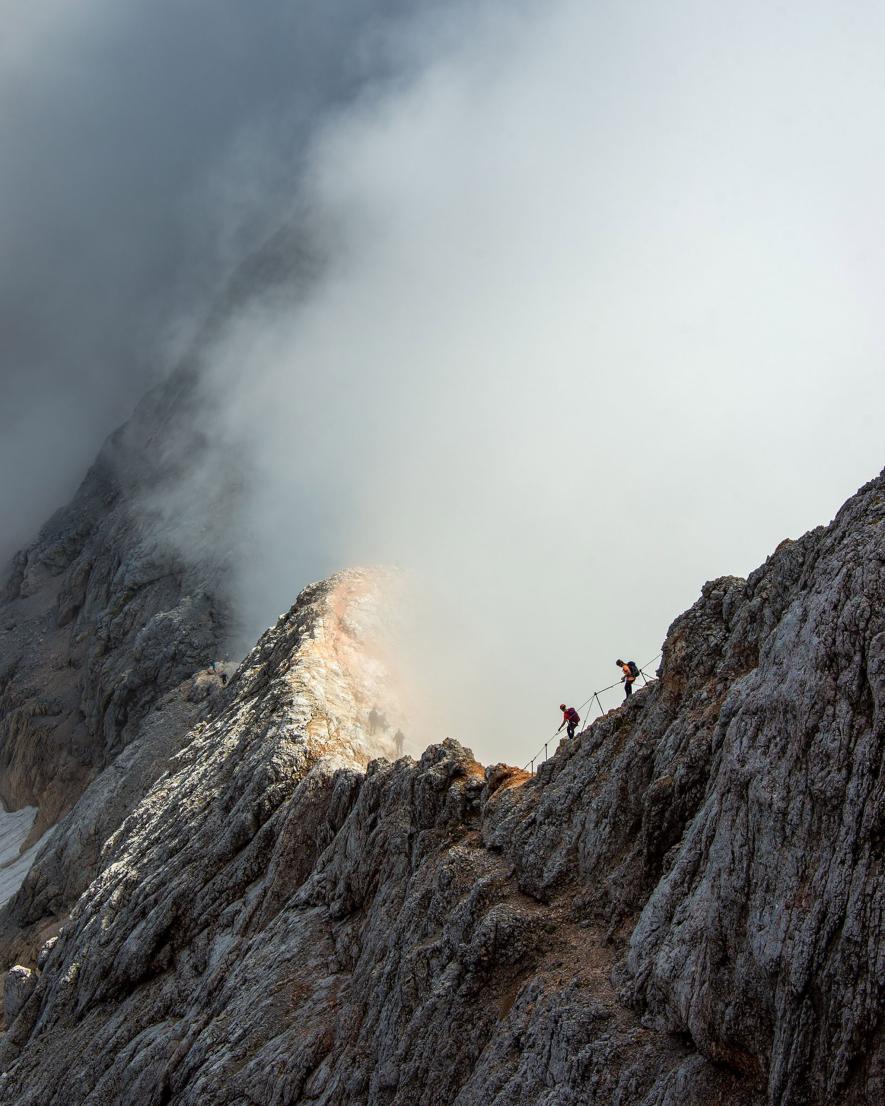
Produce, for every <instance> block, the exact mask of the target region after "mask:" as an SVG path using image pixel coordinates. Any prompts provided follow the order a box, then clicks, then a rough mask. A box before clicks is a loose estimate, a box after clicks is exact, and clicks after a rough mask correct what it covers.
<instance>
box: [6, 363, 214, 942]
mask: <svg viewBox="0 0 885 1106" xmlns="http://www.w3.org/2000/svg"><path fill="white" fill-rule="evenodd" d="M195 388H196V375H195V373H194V371H193V368H192V367H191V368H189V367H187V366H186V367H184V368H182V369H181V370H180V371H179V372H178V373H176V374H175V375H174V376H173V377H172V378H171V379H170V380H169V381H168V382H167V383H166V384H164V385H163V386H162V387H160V388H158V389H157V390H156V391H155V392H153V393H151V394H150V395H149V396H147V397H146V398H145V400H144V401H143V402H142V403H141V405H140V406H139V408H138V409H137V410H136V412H135V414H134V416H133V418H132V419H131V420H130V421H129V422H128V423H127V424H126V425H125V426H124V427H123V428H122V429H121V430H119V431H118V432H117V433H115V434H114V435H113V436H112V437H111V438H110V439H109V440H108V441H107V443H106V444H105V446H104V448H103V449H102V451H101V453H100V455H99V457H98V460H97V461H96V463H95V465H94V466H93V467H92V469H91V470H90V472H89V473H88V475H87V477H86V479H85V480H84V481H83V484H82V485H81V487H80V489H79V491H78V492H77V494H76V496H75V497H74V499H73V500H72V502H71V503H70V504H69V505H68V506H67V507H65V508H64V509H62V510H60V511H59V512H57V513H56V515H55V516H54V517H53V518H52V519H51V520H50V521H49V522H48V523H47V525H46V526H45V527H44V528H43V530H42V531H41V533H40V535H39V537H38V538H37V540H36V541H35V542H34V543H33V544H32V545H31V546H30V547H29V548H27V549H25V550H23V551H22V552H21V553H19V554H18V556H17V557H16V558H15V560H14V562H13V564H12V566H11V568H10V570H9V573H8V575H7V578H6V580H5V582H4V583H3V584H2V588H0V800H2V802H3V803H4V805H5V807H6V808H7V809H8V810H13V811H15V810H19V809H20V808H22V807H28V806H31V807H36V808H38V810H37V815H36V820H35V822H34V825H33V828H32V830H31V833H30V836H29V839H28V842H27V844H30V843H31V842H32V841H34V840H36V839H37V838H39V837H40V835H41V834H43V833H44V832H45V831H46V829H47V828H48V827H50V826H52V825H53V824H54V823H56V822H57V821H58V819H59V818H60V817H62V816H64V815H65V814H66V813H67V812H68V811H69V810H71V808H72V807H73V806H74V804H75V803H77V801H78V799H80V797H81V795H82V794H83V792H84V790H85V789H86V788H87V787H88V786H89V785H90V784H91V783H92V782H93V781H95V780H96V778H97V777H99V776H100V775H101V773H102V772H103V771H104V770H105V769H107V768H109V766H111V765H116V767H114V768H113V769H111V770H110V771H111V775H110V777H108V778H106V779H105V780H104V786H103V787H102V789H101V798H100V799H96V796H95V795H94V794H93V797H92V800H91V802H92V815H91V816H89V815H88V812H87V809H86V808H87V806H88V805H89V804H84V805H83V806H81V807H80V809H79V811H78V820H77V824H76V825H71V826H68V827H66V831H65V832H62V833H59V834H55V835H54V836H53V838H52V848H53V849H55V850H56V852H55V853H54V854H53V855H52V856H48V855H45V856H44V861H45V862H46V863H45V864H44V868H45V869H49V868H52V869H54V872H53V873H48V872H47V871H46V870H45V871H44V873H43V875H42V877H41V878H40V879H39V880H38V883H40V885H41V886H40V889H39V890H35V889H34V888H32V889H31V894H30V896H29V900H30V901H29V902H28V903H27V904H22V903H21V902H18V903H13V909H14V911H15V912H16V917H17V923H16V925H14V926H13V927H12V932H13V933H14V934H18V933H19V931H20V929H21V924H22V923H29V922H34V923H36V922H38V921H39V922H41V924H43V925H44V928H45V926H47V925H50V924H51V923H52V921H53V920H54V918H55V917H57V916H60V915H62V914H63V913H64V911H65V910H66V909H67V907H68V906H69V905H70V904H71V903H72V902H73V901H74V900H75V899H76V897H77V896H78V895H79V893H80V892H81V891H82V890H83V888H84V887H85V886H86V884H87V883H88V882H89V880H90V879H91V878H92V876H93V875H94V874H95V863H96V861H97V858H98V849H99V848H100V846H101V844H102V842H103V841H104V839H105V838H106V837H107V835H108V832H110V830H112V829H114V828H116V825H117V824H118V820H119V817H121V816H122V812H123V811H124V810H125V809H126V808H127V805H128V804H130V803H133V802H135V801H137V800H138V799H140V798H141V797H142V796H143V794H144V792H145V791H146V790H147V787H148V786H149V785H150V784H151V783H152V782H153V780H154V779H156V776H157V774H158V770H159V766H160V765H163V766H165V763H166V761H167V759H168V755H169V752H170V750H172V749H174V748H177V747H178V744H179V743H180V741H181V740H182V738H183V736H184V734H185V733H186V732H187V731H188V730H189V729H190V728H191V726H192V725H193V724H194V723H195V721H196V720H197V718H198V717H199V715H200V713H201V710H202V709H203V706H202V702H201V701H202V700H205V698H206V696H207V695H208V693H209V691H210V690H211V687H210V686H209V685H208V684H207V683H206V681H205V680H204V681H203V684H202V685H201V686H197V685H196V684H195V683H194V677H195V675H196V674H197V673H199V672H200V671H201V670H202V669H205V668H207V667H208V666H209V665H210V663H211V662H212V661H214V660H215V659H216V658H220V657H221V655H222V652H223V646H224V641H225V637H226V635H227V633H228V632H229V629H230V615H229V610H228V606H227V604H226V602H225V600H224V594H225V592H224V581H225V575H226V565H225V563H224V557H223V555H219V554H218V553H217V552H216V550H218V549H222V550H223V549H224V548H225V547H224V545H223V544H222V543H220V542H217V541H216V540H214V537H215V536H214V535H213V534H212V533H211V531H209V529H208V528H207V526H206V524H205V523H206V519H208V518H209V517H210V516H209V513H208V512H203V513H202V514H198V513H197V512H192V513H191V517H192V518H193V520H194V539H195V540H197V539H199V540H201V541H202V547H201V549H200V551H199V556H196V557H193V558H185V557H183V556H182V555H181V554H180V552H179V548H178V546H177V545H176V544H175V542H173V541H172V540H171V537H170V534H169V532H168V525H167V524H166V523H165V521H164V517H163V515H162V514H161V513H160V511H159V510H158V509H157V508H156V507H155V506H154V503H155V502H156V503H159V501H160V499H161V497H162V495H163V493H164V490H165V489H168V488H169V487H172V486H175V484H176V481H177V476H178V474H179V473H180V471H181V470H182V468H183V467H185V466H188V465H193V464H195V463H198V461H199V456H200V451H201V443H200V441H199V440H195V438H194V435H193V433H192V431H191V429H190V424H191V421H192V418H193V409H194V405H195V404H196V403H197V397H196V393H195ZM216 506H217V505H216ZM211 682H212V681H211V680H210V681H209V684H211ZM161 700H163V701H165V703H166V708H167V713H166V715H165V716H164V718H166V719H168V720H169V722H170V724H169V725H168V726H164V725H163V724H162V720H159V719H157V718H155V717H154V716H153V714H152V711H153V708H154V707H155V705H156V704H157V703H158V702H159V701H161ZM151 750H153V751H151ZM121 758H122V759H121ZM133 762H134V764H135V769H134V770H130V769H131V768H132V764H133ZM124 778H125V783H121V784H120V786H117V785H116V784H117V783H120V781H121V780H122V779H124ZM115 779H116V783H115ZM115 818H117V820H116V821H115ZM44 852H45V850H44ZM23 874H24V871H23V870H22V872H21V875H23ZM9 890H14V887H12V886H10V887H9ZM35 896H36V899H38V900H39V901H35ZM4 933H5V934H6V935H7V936H8V935H9V933H10V927H9V926H7V925H6V924H5V923H4V921H3V919H2V918H0V947H2V946H3V942H4ZM7 951H8V950H7Z"/></svg>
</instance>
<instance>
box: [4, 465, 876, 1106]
mask: <svg viewBox="0 0 885 1106" xmlns="http://www.w3.org/2000/svg"><path fill="white" fill-rule="evenodd" d="M883 521H885V476H880V477H879V478H878V479H877V480H874V481H872V482H871V483H870V484H868V485H867V486H866V487H865V488H863V489H862V490H861V491H860V492H859V493H858V495H857V496H855V497H854V498H853V499H852V500H850V501H849V503H848V504H846V506H845V507H844V508H843V510H842V511H841V512H840V514H839V515H838V516H837V518H836V520H835V521H834V522H833V523H832V524H831V525H830V526H829V527H826V528H820V529H818V530H816V531H813V532H811V533H809V534H807V535H805V536H804V537H803V538H801V539H800V540H798V541H796V542H790V543H784V544H783V545H782V546H781V547H779V549H778V550H777V551H776V553H775V554H774V555H773V556H772V557H771V558H769V560H768V561H767V562H766V564H765V565H764V566H763V567H762V568H760V569H759V570H758V571H757V572H755V573H753V574H752V575H751V576H750V578H749V579H748V580H746V581H744V580H738V579H736V578H731V577H729V578H724V579H721V580H717V581H714V582H712V583H711V584H708V585H706V586H705V587H704V589H703V593H702V596H701V598H700V599H699V600H698V602H697V603H696V604H695V606H694V607H693V608H692V609H691V610H690V611H688V612H687V613H686V614H684V615H682V616H681V617H680V618H678V619H677V620H676V621H675V622H674V623H673V626H672V627H671V628H670V631H669V632H668V635H667V639H666V642H665V644H664V650H663V659H662V663H661V668H660V670H659V676H660V679H659V680H658V681H657V682H655V683H654V684H652V685H650V686H648V687H646V688H643V689H641V690H639V691H637V692H636V694H635V695H634V696H633V698H632V700H631V701H630V702H628V703H627V704H625V705H624V706H622V707H621V708H619V709H618V710H616V711H613V712H610V713H609V714H608V715H606V716H605V717H604V718H602V719H600V720H598V721H597V722H595V723H594V724H593V725H592V726H591V727H590V728H589V729H588V730H586V731H585V732H584V733H583V734H581V735H579V736H578V738H577V739H576V740H575V741H574V742H571V743H563V745H562V746H561V747H560V749H559V750H558V752H557V754H556V756H554V757H553V758H552V759H551V760H550V761H549V762H547V763H546V764H545V765H544V766H543V767H542V768H541V770H540V771H539V772H538V774H537V775H536V776H534V777H526V775H525V774H524V773H520V772H518V771H516V770H508V769H507V768H506V767H502V766H500V765H496V766H495V767H494V768H491V769H489V770H487V771H485V770H483V769H482V767H481V766H480V765H479V764H477V763H476V762H475V760H474V759H473V757H472V755H471V754H470V753H469V751H468V750H466V749H463V748H462V747H461V746H459V745H457V744H456V743H455V742H445V743H444V744H442V745H436V746H431V747H430V748H428V749H427V751H426V752H425V753H424V755H423V756H422V757H421V759H420V760H419V761H418V762H417V763H416V762H414V761H412V760H411V759H410V758H407V757H406V758H402V759H400V760H398V761H396V762H393V763H392V762H390V761H388V760H386V759H383V758H382V759H375V760H370V758H371V757H372V756H375V755H376V754H377V753H378V752H379V751H384V752H385V753H387V754H389V753H390V752H391V750H387V749H384V750H379V749H378V748H374V747H373V746H372V742H371V740H370V739H368V738H367V736H366V734H365V732H364V729H363V723H364V720H365V716H366V714H365V712H366V710H367V708H368V705H369V704H370V703H372V702H373V701H377V699H378V698H379V697H382V696H388V695H390V694H391V691H390V689H389V688H388V687H386V686H385V665H384V657H383V651H380V650H375V649H374V648H373V645H372V642H373V640H374V636H375V627H376V623H377V619H378V617H379V615H378V613H377V606H376V603H375V600H374V586H373V582H372V578H371V577H370V576H367V575H366V574H361V573H356V574H344V575H343V576H341V577H338V578H335V579H333V580H332V581H331V582H330V583H329V584H326V585H318V586H317V587H315V588H313V589H309V590H308V591H307V592H306V593H305V594H304V596H303V597H302V598H301V600H300V601H299V602H298V603H297V604H296V606H295V607H294V608H293V609H292V611H291V612H290V613H289V614H288V615H287V616H286V617H284V618H283V619H281V621H280V622H279V623H278V624H277V625H276V626H275V627H274V628H272V629H271V630H269V631H268V632H267V634H265V635H264V637H263V638H262V640H261V641H260V642H259V644H258V646H257V647H256V649H255V650H254V651H253V653H252V654H251V655H250V656H249V657H248V658H247V660H246V661H245V662H244V663H243V665H242V666H241V668H240V670H239V671H238V673H237V675H236V677H235V678H234V679H233V680H232V681H231V683H230V684H229V685H228V687H227V688H226V689H225V690H224V691H223V692H220V693H218V694H217V695H216V696H215V697H214V698H213V699H212V700H211V701H210V702H209V705H208V707H207V713H206V715H205V717H204V718H203V719H202V720H201V721H200V722H199V723H198V724H197V726H196V727H195V728H194V729H192V730H191V731H190V733H188V734H187V735H186V736H182V737H181V739H180V751H179V752H177V753H176V754H175V755H174V756H173V757H172V759H171V761H170V763H169V766H168V771H166V772H165V774H163V775H161V776H160V777H159V778H158V779H157V780H156V782H155V783H154V784H153V786H152V787H151V788H150V790H149V791H148V792H147V794H146V795H145V797H144V798H143V799H142V800H141V801H140V802H139V803H138V804H137V805H135V806H134V808H133V809H132V810H131V813H129V815H128V817H126V819H125V821H124V822H123V823H122V825H120V827H119V829H118V830H117V831H116V832H115V833H114V834H113V835H112V836H111V837H110V839H109V840H108V841H107V842H106V843H105V845H104V847H103V849H102V851H101V855H100V858H99V861H98V874H97V876H96V878H95V879H94V880H92V882H91V883H90V884H89V886H88V887H87V888H86V889H85V890H84V892H83V894H82V895H81V897H80V899H79V901H78V902H77V904H76V907H75V908H74V910H73V912H72V914H71V917H70V920H69V921H68V922H67V923H66V924H65V925H64V927H63V928H62V931H61V933H60V935H59V937H58V940H57V941H56V942H55V943H54V945H52V947H50V948H47V949H46V950H45V951H44V952H43V953H42V954H41V957H40V960H39V964H40V967H38V969H37V979H36V984H35V985H34V987H33V990H32V991H31V992H30V994H29V995H28V996H27V997H26V998H25V1000H24V1003H23V1005H22V1006H21V1008H20V1009H19V1010H18V1013H17V1016H16V1017H15V1019H14V1020H13V1021H12V1022H11V1024H10V1025H9V1026H8V1029H7V1033H6V1035H5V1037H4V1038H3V1040H2V1046H0V1061H2V1067H3V1068H4V1073H3V1075H2V1078H0V1102H8V1103H16V1104H17V1106H37V1104H39V1106H53V1104H56V1106H61V1104H69V1103H83V1104H88V1106H98V1104H99V1103H101V1104H102V1106H106V1104H110V1103H120V1104H123V1103H126V1104H133V1106H134V1104H158V1106H159V1104H161V1103H162V1104H169V1103H175V1104H176V1106H177V1104H194V1106H196V1104H198V1103H199V1104H200V1106H213V1104H222V1103H223V1104H230V1106H233V1104H237V1106H240V1104H244V1103H259V1104H262V1106H265V1104H267V1106H282V1104H287V1106H294V1104H298V1103H307V1102H311V1103H321V1104H324V1106H333V1104H335V1106H389V1104H394V1103H395V1104H402V1106H405V1104H408V1106H421V1104H425V1106H442V1104H446V1106H480V1104H481V1106H517V1104H519V1106H578V1104H582V1106H594V1104H599V1106H602V1104H605V1106H609V1104H615V1106H709V1104H712V1103H722V1104H734V1106H738V1104H747V1106H757V1104H758V1106H762V1104H765V1103H769V1104H771V1106H775V1104H777V1106H797V1104H800V1103H801V1104H802V1106H806V1104H808V1103H811V1104H821V1106H823V1104H824V1103H826V1104H827V1106H831V1104H844V1106H861V1104H866V1103H872V1102H877V1101H881V1100H882V1099H883V1097H885V1070H883V1049H882V1020H881V1012H882V980H883V978H885V971H883V969H885V963H883V951H882V932H883V926H882V922H883V918H882V914H883V902H885V894H883V886H882V871H881V859H882V858H881V849H882V794H883V792H882V736H883V693H885V692H883V689H885V680H883V665H885V616H883V599H885V564H883V561H885V543H883ZM62 828H63V827H59V829H60V830H61V829H62Z"/></svg>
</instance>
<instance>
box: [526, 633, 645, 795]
mask: <svg viewBox="0 0 885 1106" xmlns="http://www.w3.org/2000/svg"><path fill="white" fill-rule="evenodd" d="M662 656H663V653H662V652H661V653H658V655H657V656H656V657H652V659H651V660H650V661H646V663H645V664H644V665H642V666H641V667H639V675H640V676H641V677H642V679H643V684H650V683H653V682H654V681H655V680H656V679H657V677H656V676H649V675H648V673H647V672H646V671H645V669H646V668H650V667H651V665H653V664H654V663H655V661H657V660H660V658H661V657H662ZM621 683H622V681H621V680H616V681H615V682H614V683H613V684H609V685H608V687H601V688H600V689H599V690H598V691H594V692H593V694H592V695H591V696H590V698H589V699H585V700H584V702H583V703H581V705H580V706H579V707H575V710H576V711H577V712H578V714H580V713H581V711H582V710H583V709H584V707H586V706H588V705H589V704H590V703H592V702H594V700H595V702H596V705H597V707H599V717H600V718H601V717H602V715H604V714H605V707H603V705H602V702H601V701H600V698H599V696H600V695H604V694H605V693H606V692H607V691H611V690H612V688H615V687H620V686H621ZM585 721H586V719H585ZM560 730H562V726H560V727H559V729H558V730H557V731H556V733H555V734H553V736H552V737H550V738H548V739H547V740H546V741H545V742H544V744H543V745H542V746H541V748H540V749H539V750H538V751H537V753H535V755H534V756H533V757H532V758H531V760H529V761H528V762H527V763H526V764H524V765H523V770H524V771H527V772H531V773H532V775H534V774H535V765H536V764H537V763H538V761H540V760H541V754H542V753H543V756H544V760H547V759H548V756H549V753H548V746H549V745H550V744H551V742H553V741H556V739H557V738H558V737H559V733H560ZM582 732H583V731H582Z"/></svg>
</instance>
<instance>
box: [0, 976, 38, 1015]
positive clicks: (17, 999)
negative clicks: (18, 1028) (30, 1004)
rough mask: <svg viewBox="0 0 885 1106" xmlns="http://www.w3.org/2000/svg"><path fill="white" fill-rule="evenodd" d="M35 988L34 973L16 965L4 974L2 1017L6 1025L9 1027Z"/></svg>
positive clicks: (35, 978) (35, 979) (35, 977)
mask: <svg viewBox="0 0 885 1106" xmlns="http://www.w3.org/2000/svg"><path fill="white" fill-rule="evenodd" d="M36 986H37V975H36V972H32V971H31V969H30V968H25V967H23V966H22V965H21V964H16V965H15V967H13V968H10V969H9V971H8V972H7V973H6V979H5V981H4V986H3V1016H4V1021H5V1022H6V1025H7V1026H9V1025H11V1024H12V1023H13V1022H14V1021H15V1019H16V1017H17V1016H18V1012H19V1011H20V1010H21V1008H22V1007H23V1006H24V1004H25V1003H26V1002H27V1001H28V999H29V998H30V997H31V993H32V992H33V990H34V988H35V987H36Z"/></svg>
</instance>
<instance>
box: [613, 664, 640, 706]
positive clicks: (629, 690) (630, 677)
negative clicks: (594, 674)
mask: <svg viewBox="0 0 885 1106" xmlns="http://www.w3.org/2000/svg"><path fill="white" fill-rule="evenodd" d="M615 664H616V665H617V666H618V667H619V668H620V669H622V670H623V672H624V675H623V676H622V677H621V683H622V684H623V685H624V698H625V699H629V698H630V696H631V695H632V694H633V682H634V680H635V679H636V677H637V676H638V675H639V667H638V665H637V664H636V661H622V660H621V658H620V657H618V659H617V660H616V661H615Z"/></svg>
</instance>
